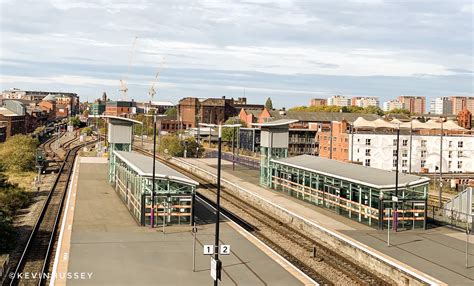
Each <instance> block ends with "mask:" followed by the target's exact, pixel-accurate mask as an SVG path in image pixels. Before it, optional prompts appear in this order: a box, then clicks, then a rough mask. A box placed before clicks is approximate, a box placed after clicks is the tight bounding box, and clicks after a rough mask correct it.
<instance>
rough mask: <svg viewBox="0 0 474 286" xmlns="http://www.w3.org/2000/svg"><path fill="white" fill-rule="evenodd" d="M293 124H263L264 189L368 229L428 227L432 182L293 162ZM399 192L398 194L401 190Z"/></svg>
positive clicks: (311, 160) (329, 163)
mask: <svg viewBox="0 0 474 286" xmlns="http://www.w3.org/2000/svg"><path fill="white" fill-rule="evenodd" d="M291 123H292V122H290V121H288V120H277V121H274V122H267V123H259V124H254V125H258V126H260V127H261V129H262V136H261V164H260V184H261V185H263V186H265V187H268V188H271V189H274V190H277V191H281V192H285V193H287V194H289V195H291V196H293V197H296V198H298V199H301V200H303V201H306V202H309V203H312V204H314V205H317V206H320V207H323V208H327V209H330V210H332V211H334V212H336V213H337V214H340V215H343V216H346V217H349V218H351V219H354V220H356V221H358V222H361V223H364V224H366V225H369V226H372V227H376V228H379V229H381V228H383V227H384V226H386V225H387V224H388V220H391V221H392V223H393V213H392V211H391V210H393V209H395V208H396V209H397V215H396V217H397V219H396V222H397V226H398V227H399V228H406V229H411V228H424V227H426V206H427V195H428V184H429V181H430V180H429V178H426V177H421V176H415V175H409V174H404V173H401V172H400V173H399V175H398V188H396V185H395V182H396V173H395V172H393V171H386V170H381V169H375V168H371V167H366V166H362V165H358V164H352V163H346V162H341V161H336V160H331V159H327V158H322V157H317V156H311V155H300V156H295V157H288V151H287V148H288V147H287V146H288V125H289V124H291ZM396 189H397V190H396Z"/></svg>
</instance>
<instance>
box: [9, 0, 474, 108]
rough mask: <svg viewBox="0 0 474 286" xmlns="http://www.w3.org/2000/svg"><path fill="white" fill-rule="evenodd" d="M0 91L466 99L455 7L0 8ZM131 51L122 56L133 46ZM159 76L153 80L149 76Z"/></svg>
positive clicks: (469, 54)
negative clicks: (124, 86) (122, 84)
mask: <svg viewBox="0 0 474 286" xmlns="http://www.w3.org/2000/svg"><path fill="white" fill-rule="evenodd" d="M0 9H1V10H0V16H1V17H0V28H1V32H0V44H1V45H0V89H2V90H4V89H8V88H13V87H16V88H20V89H32V90H48V91H49V90H51V91H58V90H60V91H69V92H76V93H78V94H79V96H80V97H81V100H89V101H92V100H94V99H95V98H98V97H100V96H101V94H102V92H104V91H105V92H107V94H108V96H109V97H110V98H111V99H113V100H119V99H122V98H123V95H122V94H121V92H120V82H119V80H120V79H124V80H125V82H126V84H127V86H128V93H127V98H128V99H132V98H133V99H134V100H136V101H148V100H150V96H149V95H148V91H149V89H150V87H151V85H152V83H153V82H155V89H156V91H157V93H156V95H155V97H154V99H153V100H166V101H171V102H174V103H177V102H178V101H179V99H180V98H182V97H187V96H191V97H221V96H226V97H228V98H230V97H234V98H237V97H242V96H246V97H247V99H248V101H249V102H252V103H262V104H263V103H264V102H265V99H266V98H267V97H271V98H272V100H273V103H274V106H276V107H292V106H298V105H307V104H308V103H309V101H310V99H311V98H327V97H330V96H332V95H335V94H342V95H346V96H378V97H380V100H381V102H383V101H386V100H389V99H393V98H395V97H397V96H399V95H421V96H426V97H427V101H429V100H430V99H432V98H435V97H439V96H451V95H474V91H473V75H474V72H473V71H474V55H473V54H474V48H473V36H474V35H473V26H474V17H473V9H474V8H473V4H472V1H470V0H467V1H461V0H459V1H458V0H450V1H445V0H394V1H385V0H344V1H343V0H328V1H325V0H322V1H316V0H303V1H297V0H281V1H265V0H247V1H230V0H206V1H193V0H167V1H165V0H155V1H153V0H133V1H125V0H120V1H111V0H91V1H86V0H82V1H81V0H77V1H73V0H69V1H68V0H42V1H40V0H33V1H28V0H25V1H15V0H0ZM135 38H136V42H135V52H134V53H132V50H133V49H132V47H133V43H134V41H135ZM158 72H159V76H158V80H157V81H155V76H156V74H157V73H158Z"/></svg>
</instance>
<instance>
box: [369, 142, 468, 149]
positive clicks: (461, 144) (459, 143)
mask: <svg viewBox="0 0 474 286" xmlns="http://www.w3.org/2000/svg"><path fill="white" fill-rule="evenodd" d="M369 145H370V144H369ZM462 146H463V142H462V141H458V147H459V148H462Z"/></svg>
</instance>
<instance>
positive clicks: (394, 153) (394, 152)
mask: <svg viewBox="0 0 474 286" xmlns="http://www.w3.org/2000/svg"><path fill="white" fill-rule="evenodd" d="M393 157H397V149H395V150H393Z"/></svg>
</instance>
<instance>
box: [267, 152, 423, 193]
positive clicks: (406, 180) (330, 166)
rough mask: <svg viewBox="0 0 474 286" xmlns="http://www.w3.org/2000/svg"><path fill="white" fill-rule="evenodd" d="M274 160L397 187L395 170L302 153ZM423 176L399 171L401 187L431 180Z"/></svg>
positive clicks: (322, 172) (365, 181)
mask: <svg viewBox="0 0 474 286" xmlns="http://www.w3.org/2000/svg"><path fill="white" fill-rule="evenodd" d="M272 161H273V162H276V163H280V164H283V165H288V166H290V167H294V168H299V169H304V170H307V171H310V172H315V173H320V174H322V175H325V176H329V177H334V178H338V179H341V180H346V181H351V182H354V183H358V184H361V185H367V186H371V187H374V188H377V189H391V188H395V184H394V183H395V172H392V171H385V170H381V169H376V168H371V167H366V166H362V165H357V164H352V163H345V162H340V161H336V160H331V159H327V158H323V157H318V156H311V155H300V156H295V157H289V158H283V159H276V160H275V159H273V160H272ZM429 181H430V179H429V178H426V177H421V176H415V175H409V174H403V173H399V181H398V182H399V183H398V185H399V187H413V186H417V185H420V184H425V183H427V182H429Z"/></svg>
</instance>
